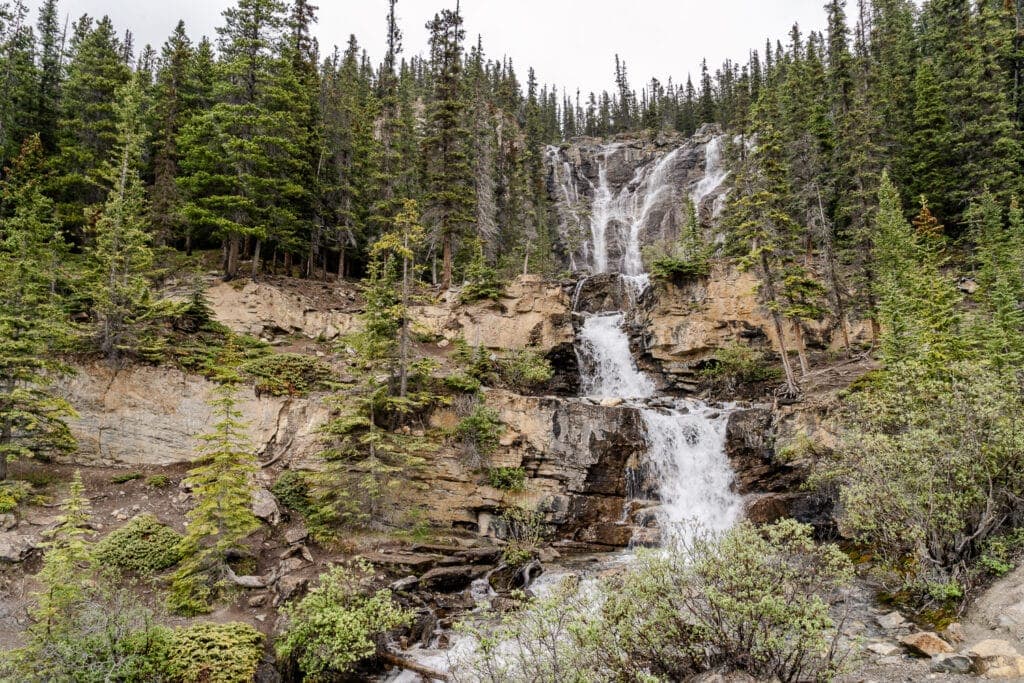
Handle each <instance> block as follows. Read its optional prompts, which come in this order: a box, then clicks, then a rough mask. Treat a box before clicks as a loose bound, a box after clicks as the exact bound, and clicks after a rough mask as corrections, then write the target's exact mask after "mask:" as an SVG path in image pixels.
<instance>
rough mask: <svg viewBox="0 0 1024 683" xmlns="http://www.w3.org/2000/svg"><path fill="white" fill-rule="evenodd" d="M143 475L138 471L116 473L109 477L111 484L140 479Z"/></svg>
mask: <svg viewBox="0 0 1024 683" xmlns="http://www.w3.org/2000/svg"><path fill="white" fill-rule="evenodd" d="M142 477H143V475H142V474H140V473H138V472H128V473H125V474H117V475H115V476H113V477H111V478H110V483H111V484H127V483H128V482H130V481H135V480H136V479H142Z"/></svg>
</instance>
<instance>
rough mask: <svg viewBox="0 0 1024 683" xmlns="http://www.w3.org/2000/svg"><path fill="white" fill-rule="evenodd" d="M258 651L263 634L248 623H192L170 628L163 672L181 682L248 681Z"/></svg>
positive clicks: (260, 652) (258, 655) (261, 643)
mask: <svg viewBox="0 0 1024 683" xmlns="http://www.w3.org/2000/svg"><path fill="white" fill-rule="evenodd" d="M262 654H263V634H261V633H260V632H259V631H257V630H256V629H254V628H253V627H252V626H249V625H248V624H240V623H230V624H213V623H200V624H194V625H192V626H188V627H185V628H180V629H177V630H175V631H174V633H173V636H172V639H171V643H170V646H169V648H168V655H167V672H168V674H169V675H170V677H171V680H174V681H180V682H181V683H251V682H252V680H253V679H254V678H255V676H256V669H257V668H258V667H259V664H260V659H261V657H262Z"/></svg>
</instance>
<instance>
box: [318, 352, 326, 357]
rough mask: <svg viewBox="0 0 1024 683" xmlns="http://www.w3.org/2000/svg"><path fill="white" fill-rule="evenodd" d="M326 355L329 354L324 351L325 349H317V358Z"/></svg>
mask: <svg viewBox="0 0 1024 683" xmlns="http://www.w3.org/2000/svg"><path fill="white" fill-rule="evenodd" d="M326 355H327V354H326V353H324V352H323V351H317V352H316V357H317V358H323V357H325V356H326Z"/></svg>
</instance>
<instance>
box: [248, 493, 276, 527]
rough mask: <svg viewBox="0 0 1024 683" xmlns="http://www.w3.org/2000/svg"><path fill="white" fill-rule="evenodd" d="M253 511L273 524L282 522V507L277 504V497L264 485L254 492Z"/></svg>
mask: <svg viewBox="0 0 1024 683" xmlns="http://www.w3.org/2000/svg"><path fill="white" fill-rule="evenodd" d="M252 513H253V514H254V515H256V517H258V518H259V519H262V520H263V521H264V522H266V523H267V524H269V525H271V526H277V525H278V524H280V523H281V509H280V508H279V507H278V506H277V499H276V498H274V494H273V493H271V492H270V491H268V490H267V489H265V488H263V487H260V488H258V489H256V493H254V494H253V497H252Z"/></svg>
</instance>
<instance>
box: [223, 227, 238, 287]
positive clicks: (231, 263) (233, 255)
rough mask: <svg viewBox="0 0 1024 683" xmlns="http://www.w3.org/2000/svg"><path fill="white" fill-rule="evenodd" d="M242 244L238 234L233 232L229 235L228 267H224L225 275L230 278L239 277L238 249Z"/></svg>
mask: <svg viewBox="0 0 1024 683" xmlns="http://www.w3.org/2000/svg"><path fill="white" fill-rule="evenodd" d="M240 246H241V244H240V240H239V237H238V235H237V234H235V233H232V234H231V235H229V236H228V258H227V267H226V268H225V269H224V276H225V277H226V278H227V279H228V280H233V279H235V278H236V277H238V249H239V247H240Z"/></svg>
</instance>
